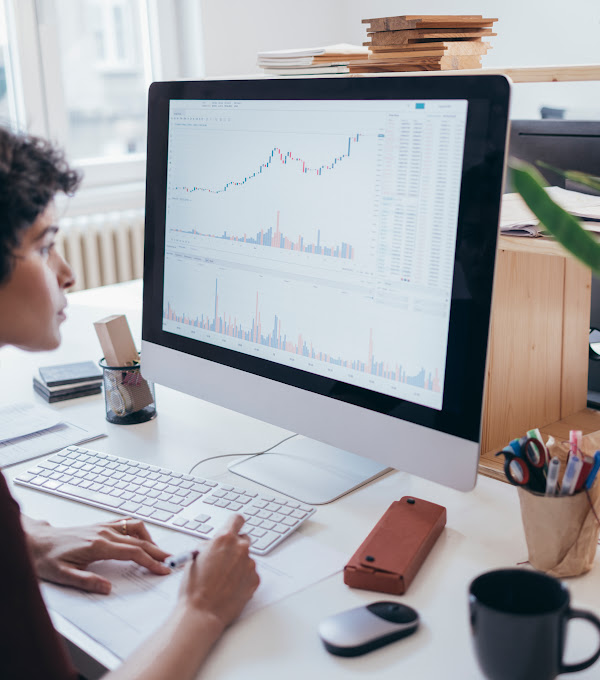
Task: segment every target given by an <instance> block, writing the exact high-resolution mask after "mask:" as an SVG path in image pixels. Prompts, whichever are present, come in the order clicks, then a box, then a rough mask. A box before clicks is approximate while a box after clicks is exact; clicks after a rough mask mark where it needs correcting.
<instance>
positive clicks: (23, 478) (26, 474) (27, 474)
mask: <svg viewBox="0 0 600 680" xmlns="http://www.w3.org/2000/svg"><path fill="white" fill-rule="evenodd" d="M34 477H35V475H34V474H32V473H30V472H24V473H23V474H22V475H19V476H18V477H17V479H18V480H19V481H21V482H30V481H31V480H32V479H33V478H34Z"/></svg>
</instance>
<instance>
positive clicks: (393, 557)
mask: <svg viewBox="0 0 600 680" xmlns="http://www.w3.org/2000/svg"><path fill="white" fill-rule="evenodd" d="M445 526H446V508H444V507H443V506H442V505H436V504H435V503H430V502H429V501H424V500H422V499H420V498H414V497H413V496H404V497H403V498H401V499H400V500H399V501H394V502H393V503H392V504H391V505H390V507H389V508H388V509H387V510H386V511H385V514H384V515H383V517H382V518H381V519H380V520H379V522H377V524H376V525H375V527H374V528H373V529H372V531H371V533H370V534H369V535H368V536H367V538H366V539H365V540H364V541H363V542H362V544H361V545H360V547H359V548H358V550H357V551H356V552H355V553H354V555H353V556H352V558H351V559H350V561H349V562H348V564H347V565H346V566H345V567H344V583H345V584H346V585H349V586H352V587H353V588H363V589H364V590H377V591H379V592H381V593H391V594H393V595H401V594H402V593H404V592H405V591H406V589H407V588H408V586H409V585H410V584H411V582H412V580H413V579H414V577H415V575H416V574H417V572H418V571H419V568H420V567H421V565H422V564H423V562H424V561H425V558H426V557H427V555H428V554H429V551H430V550H431V548H433V545H434V544H435V542H436V541H437V539H438V537H439V536H440V534H441V533H442V531H443V529H444V527H445Z"/></svg>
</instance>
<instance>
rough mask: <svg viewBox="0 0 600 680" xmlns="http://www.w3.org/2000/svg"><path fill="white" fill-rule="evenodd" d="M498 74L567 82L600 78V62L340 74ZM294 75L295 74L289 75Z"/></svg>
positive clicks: (527, 80) (534, 80) (518, 80)
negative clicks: (570, 64)
mask: <svg viewBox="0 0 600 680" xmlns="http://www.w3.org/2000/svg"><path fill="white" fill-rule="evenodd" d="M490 74H500V75H505V76H508V77H509V78H510V79H511V80H512V81H513V83H567V82H579V81H593V80H600V64H577V65H573V66H506V67H497V68H477V69H462V70H460V71H401V72H400V71H390V72H386V73H352V74H347V73H344V74H341V76H337V77H342V78H348V77H350V78H359V77H362V78H364V77H367V78H368V77H373V76H375V77H384V78H385V77H394V78H398V77H402V76H414V75H420V76H439V75H456V76H478V75H490ZM291 77H295V76H291Z"/></svg>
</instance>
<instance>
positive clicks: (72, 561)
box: [0, 129, 258, 680]
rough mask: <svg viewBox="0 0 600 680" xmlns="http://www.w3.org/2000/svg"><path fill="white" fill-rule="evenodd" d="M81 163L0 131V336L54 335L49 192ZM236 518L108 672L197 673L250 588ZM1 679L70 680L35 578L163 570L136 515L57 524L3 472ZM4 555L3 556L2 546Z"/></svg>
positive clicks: (39, 339)
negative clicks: (144, 637)
mask: <svg viewBox="0 0 600 680" xmlns="http://www.w3.org/2000/svg"><path fill="white" fill-rule="evenodd" d="M78 183H79V177H78V175H77V173H75V172H74V171H73V170H71V169H70V168H69V167H68V166H67V164H66V163H65V161H64V159H63V156H62V154H61V153H59V152H58V151H56V150H55V149H54V148H52V146H50V145H49V144H48V143H46V142H44V141H42V140H39V139H36V138H33V137H28V136H24V135H16V134H12V133H11V132H8V131H7V130H3V129H0V346H2V345H14V346H17V347H20V348H22V349H26V350H30V351H36V350H37V351H40V350H51V349H54V348H56V347H58V345H59V343H60V325H61V323H62V322H63V321H64V320H65V312H64V310H65V307H66V304H67V301H66V296H65V291H66V290H67V289H68V288H69V287H70V286H71V285H73V274H72V272H71V269H70V268H69V266H68V264H67V263H66V262H65V261H64V260H63V259H62V257H61V256H60V255H59V254H58V252H57V251H56V249H55V247H54V241H55V237H56V232H57V230H58V228H57V226H56V223H55V208H54V197H55V195H56V194H57V193H58V192H64V193H65V194H67V195H71V194H72V193H73V192H74V191H75V189H76V188H77V185H78ZM242 525H243V518H242V517H240V516H236V517H234V518H233V520H232V521H231V524H230V526H229V527H228V529H227V530H226V531H225V533H223V534H221V535H220V536H218V537H216V538H215V539H213V540H212V541H211V542H210V544H208V547H207V549H206V550H204V551H203V552H202V554H201V555H200V556H198V557H197V558H196V559H195V560H194V561H193V562H192V563H191V564H190V565H189V566H188V568H187V571H186V573H185V576H184V579H183V582H182V587H181V591H180V594H179V598H178V601H177V603H176V604H175V608H174V611H173V613H172V615H171V616H170V617H169V619H168V621H167V623H166V624H165V625H163V626H162V628H161V629H160V632H159V633H157V634H155V635H154V636H152V637H151V638H150V639H149V640H148V641H147V642H146V643H145V644H143V645H142V646H141V647H140V648H139V649H138V650H137V651H136V652H135V653H134V654H133V655H132V656H131V657H130V658H129V659H127V660H126V661H125V662H124V663H123V664H122V666H120V667H119V668H118V669H117V670H116V671H114V672H112V673H109V674H108V675H106V676H105V677H106V678H110V679H111V680H119V679H123V680H125V679H126V678H127V679H133V678H144V679H145V680H155V679H156V680H158V679H165V680H166V679H167V678H177V679H178V680H185V679H186V678H193V677H194V676H195V674H196V672H197V670H198V668H199V666H200V665H201V664H202V662H203V660H204V659H205V658H206V656H207V654H208V653H209V651H210V648H211V646H212V644H213V643H214V642H215V641H216V640H217V639H218V638H219V637H220V636H221V634H222V633H223V631H224V629H225V628H226V627H227V626H228V625H229V624H230V623H231V622H232V621H233V620H234V619H235V618H236V617H237V616H238V614H239V613H240V612H241V610H242V609H243V607H244V605H245V604H246V602H247V601H248V600H249V599H250V597H252V594H253V593H254V591H255V590H256V588H257V587H258V576H257V574H256V569H255V565H254V562H253V561H252V560H251V559H250V557H249V555H248V546H249V541H248V539H247V538H246V537H245V536H240V535H239V531H240V529H241V527H242ZM0 545H2V549H3V557H2V560H0V603H1V605H0V677H1V678H10V679H11V680H20V679H21V678H22V679H23V680H25V679H26V680H36V679H37V678H40V680H41V679H42V678H43V679H44V680H55V679H56V680H67V679H68V680H71V679H73V678H76V677H77V673H76V671H75V669H74V668H73V666H72V664H71V662H70V661H69V659H68V657H67V656H66V654H65V651H64V649H63V648H62V646H61V643H60V639H59V637H58V635H57V633H56V631H55V630H54V629H53V627H52V624H51V622H50V618H49V616H48V613H47V611H46V609H45V607H44V603H43V600H42V598H41V595H40V591H39V586H38V584H37V578H44V579H47V580H51V581H54V582H56V583H61V584H65V585H70V586H74V587H78V588H81V589H83V590H88V591H93V592H98V593H109V592H110V583H109V582H108V581H107V580H106V579H103V578H101V577H100V576H98V575H97V574H94V573H93V572H89V571H86V570H87V567H88V565H89V564H91V563H92V562H95V561H97V560H103V559H119V560H133V561H135V562H137V563H138V564H140V565H142V566H144V567H146V568H148V569H149V570H150V571H152V572H153V573H156V574H167V573H169V569H168V568H167V567H166V566H165V565H164V564H163V560H164V559H165V557H166V556H167V553H165V552H163V551H162V550H161V549H160V548H158V546H156V545H155V544H154V543H153V542H152V540H151V538H150V535H149V534H148V531H147V530H146V528H145V526H144V525H143V523H142V522H138V521H136V520H131V519H130V520H127V521H126V522H124V521H123V520H119V521H117V522H108V523H106V524H100V525H95V526H92V527H78V528H73V529H55V528H53V527H51V526H50V525H49V524H47V523H46V522H40V521H35V520H31V519H28V518H25V517H23V516H21V515H20V512H19V507H18V505H17V503H16V502H15V501H14V500H13V498H12V497H11V495H10V492H9V490H8V487H7V485H6V481H5V479H4V477H3V475H2V474H1V473H0ZM8 555H10V559H7V557H6V556H8Z"/></svg>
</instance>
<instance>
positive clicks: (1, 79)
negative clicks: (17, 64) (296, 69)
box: [0, 0, 18, 127]
mask: <svg viewBox="0 0 600 680" xmlns="http://www.w3.org/2000/svg"><path fill="white" fill-rule="evenodd" d="M8 26H9V17H8V14H7V7H6V5H5V2H4V0H0V121H1V122H2V124H3V125H8V126H10V127H12V126H14V125H16V123H17V122H18V115H17V96H16V92H15V78H14V74H13V69H12V63H13V58H12V50H13V49H14V45H13V43H12V40H10V41H9V34H10V31H9V30H8Z"/></svg>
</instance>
